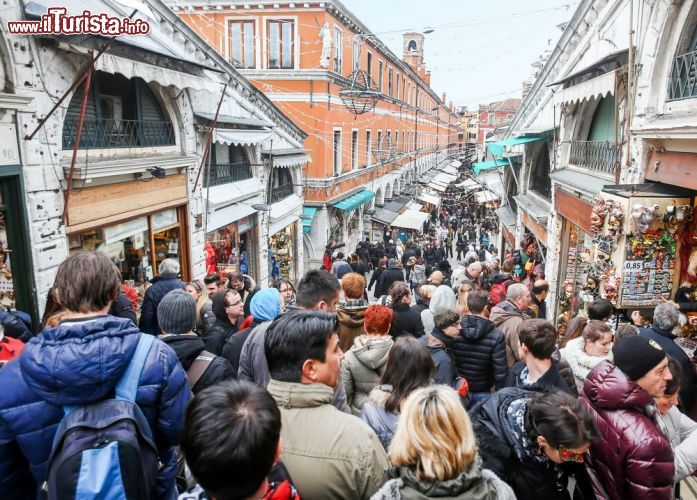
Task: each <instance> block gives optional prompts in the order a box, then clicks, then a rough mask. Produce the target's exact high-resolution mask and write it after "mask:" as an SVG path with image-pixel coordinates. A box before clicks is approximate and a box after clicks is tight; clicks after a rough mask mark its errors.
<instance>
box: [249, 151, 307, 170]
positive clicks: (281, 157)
mask: <svg viewBox="0 0 697 500" xmlns="http://www.w3.org/2000/svg"><path fill="white" fill-rule="evenodd" d="M308 151H309V150H307V149H304V148H286V149H273V150H265V151H262V152H261V154H262V156H266V157H269V158H271V160H272V166H273V167H274V168H292V167H302V166H303V165H305V164H306V163H310V162H311V161H312V158H310V156H309V155H308V154H307V153H308Z"/></svg>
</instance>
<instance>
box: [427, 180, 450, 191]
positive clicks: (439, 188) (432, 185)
mask: <svg viewBox="0 0 697 500" xmlns="http://www.w3.org/2000/svg"><path fill="white" fill-rule="evenodd" d="M428 187H430V188H431V189H435V190H436V191H440V192H441V193H444V192H445V190H446V189H447V188H446V187H445V186H443V185H441V184H438V183H436V182H430V183H429V184H428Z"/></svg>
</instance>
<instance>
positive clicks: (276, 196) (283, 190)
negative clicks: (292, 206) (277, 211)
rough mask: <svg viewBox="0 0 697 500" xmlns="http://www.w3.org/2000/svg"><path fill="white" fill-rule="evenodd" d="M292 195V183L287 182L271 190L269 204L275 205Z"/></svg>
mask: <svg viewBox="0 0 697 500" xmlns="http://www.w3.org/2000/svg"><path fill="white" fill-rule="evenodd" d="M292 194H293V183H291V182H287V183H285V184H281V185H280V186H278V187H275V188H271V203H277V202H279V201H281V200H283V199H285V198H288V197H289V196H290V195H292Z"/></svg>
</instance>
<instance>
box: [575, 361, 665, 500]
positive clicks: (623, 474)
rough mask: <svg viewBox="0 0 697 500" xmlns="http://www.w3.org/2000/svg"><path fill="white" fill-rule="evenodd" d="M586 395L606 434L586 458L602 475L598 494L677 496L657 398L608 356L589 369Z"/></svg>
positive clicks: (614, 499)
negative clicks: (608, 358) (606, 359)
mask: <svg viewBox="0 0 697 500" xmlns="http://www.w3.org/2000/svg"><path fill="white" fill-rule="evenodd" d="M581 401H582V402H583V403H584V404H585V405H586V406H587V407H588V409H589V411H590V413H591V415H592V416H593V418H594V419H595V423H596V425H597V426H598V429H599V430H600V434H601V435H602V439H601V440H599V441H598V442H596V443H594V444H593V445H592V446H591V448H590V450H589V453H588V456H589V459H588V461H587V465H588V467H589V469H590V471H591V472H592V474H591V476H592V477H593V476H594V478H595V479H597V480H596V481H594V487H595V488H596V495H597V496H598V497H601V498H610V499H612V500H620V499H626V498H631V499H637V500H641V499H647V500H648V499H652V500H661V499H666V500H667V499H670V498H672V496H673V475H674V473H675V466H674V464H673V450H672V449H671V446H670V442H669V441H668V439H667V438H666V437H665V436H664V435H663V433H662V432H661V431H660V430H659V428H658V426H657V423H656V418H657V417H656V414H657V411H656V407H655V405H654V401H653V398H652V397H651V396H650V395H649V394H648V393H647V392H646V391H644V390H643V389H642V388H641V387H639V386H638V385H637V384H636V383H635V382H633V381H631V380H630V379H629V378H627V376H626V375H625V374H624V373H623V372H622V371H621V370H620V369H619V368H617V367H616V366H615V365H613V364H611V363H609V362H603V363H601V364H600V365H598V366H596V367H595V369H594V370H593V371H591V373H590V374H589V375H588V381H587V382H586V384H585V385H584V386H583V394H581ZM601 485H602V486H601ZM603 490H604V491H603Z"/></svg>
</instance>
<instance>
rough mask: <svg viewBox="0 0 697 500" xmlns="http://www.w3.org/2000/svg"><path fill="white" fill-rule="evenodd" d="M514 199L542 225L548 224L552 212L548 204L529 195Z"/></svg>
mask: <svg viewBox="0 0 697 500" xmlns="http://www.w3.org/2000/svg"><path fill="white" fill-rule="evenodd" d="M513 199H514V200H515V201H516V203H518V206H519V207H520V208H522V209H523V210H525V211H526V212H527V213H528V214H530V216H531V217H532V218H533V219H535V220H536V221H537V222H539V223H540V224H542V225H546V224H547V218H548V217H549V214H550V212H551V207H550V205H549V204H548V203H547V204H546V203H543V202H541V201H539V200H537V199H535V198H534V197H533V196H532V195H529V194H522V195H518V196H514V197H513Z"/></svg>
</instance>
